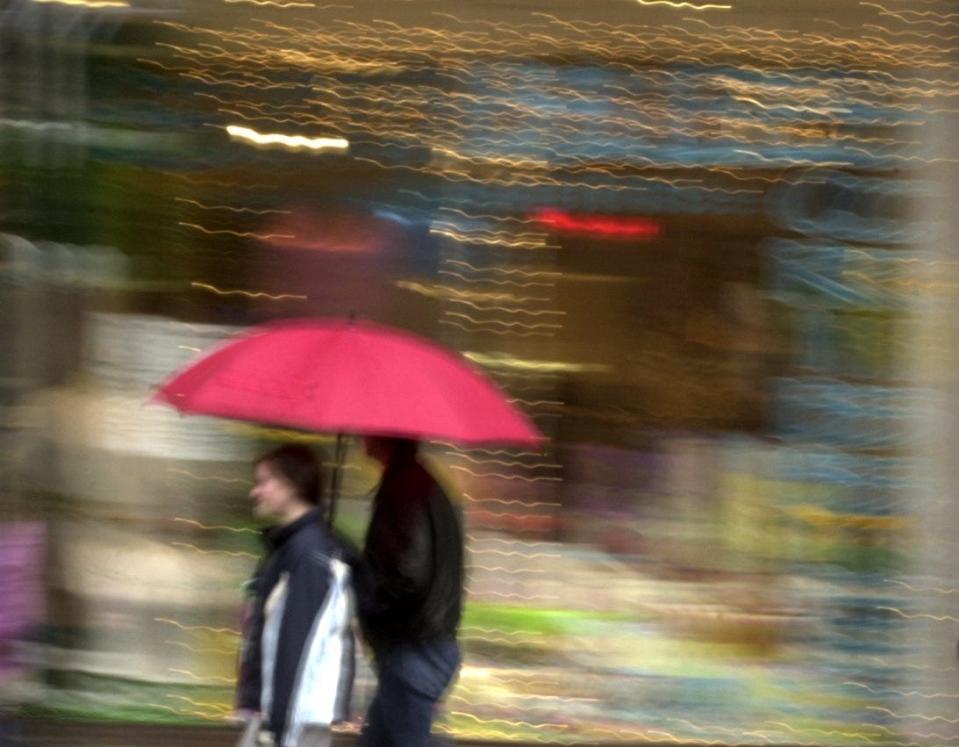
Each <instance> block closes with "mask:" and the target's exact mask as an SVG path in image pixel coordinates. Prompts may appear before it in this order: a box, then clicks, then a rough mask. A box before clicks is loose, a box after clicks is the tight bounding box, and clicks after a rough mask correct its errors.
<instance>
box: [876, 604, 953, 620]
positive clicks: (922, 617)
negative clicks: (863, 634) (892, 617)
mask: <svg viewBox="0 0 959 747" xmlns="http://www.w3.org/2000/svg"><path fill="white" fill-rule="evenodd" d="M876 609H877V610H883V611H884V612H894V613H896V614H897V615H899V616H900V617H904V618H906V619H907V620H934V621H936V622H954V623H959V617H952V616H951V615H930V614H928V613H925V612H917V613H915V614H912V613H909V612H903V611H902V610H901V609H898V608H896V607H881V606H880V607H876Z"/></svg>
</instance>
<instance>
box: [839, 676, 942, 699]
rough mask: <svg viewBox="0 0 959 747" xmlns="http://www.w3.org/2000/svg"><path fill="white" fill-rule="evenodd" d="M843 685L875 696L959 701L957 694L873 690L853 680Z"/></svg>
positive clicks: (886, 688) (892, 689) (887, 688)
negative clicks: (892, 695)
mask: <svg viewBox="0 0 959 747" xmlns="http://www.w3.org/2000/svg"><path fill="white" fill-rule="evenodd" d="M842 684H843V685H849V686H851V687H859V688H862V689H863V690H868V691H869V692H871V693H874V694H878V693H893V694H895V695H901V696H902V697H904V698H924V699H925V700H937V699H939V698H946V699H953V700H959V694H956V693H922V692H919V691H918V690H897V689H895V688H892V687H882V688H873V687H871V686H869V685H867V684H865V683H864V682H855V681H853V680H846V681H845V682H843V683H842Z"/></svg>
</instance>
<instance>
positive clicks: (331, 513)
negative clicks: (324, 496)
mask: <svg viewBox="0 0 959 747" xmlns="http://www.w3.org/2000/svg"><path fill="white" fill-rule="evenodd" d="M345 459H346V439H345V438H344V437H343V434H342V433H337V434H336V451H335V453H334V456H333V475H332V477H331V478H330V506H329V510H328V512H327V514H328V515H327V517H326V523H327V525H328V526H329V527H330V529H332V528H333V523H334V522H335V521H336V502H337V499H338V498H339V497H340V485H341V483H342V478H343V462H344V461H345Z"/></svg>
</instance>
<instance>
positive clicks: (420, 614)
mask: <svg viewBox="0 0 959 747" xmlns="http://www.w3.org/2000/svg"><path fill="white" fill-rule="evenodd" d="M363 554H364V558H365V560H366V572H367V574H368V575H367V576H366V584H365V586H366V588H365V590H364V592H365V593H363V594H361V595H360V609H359V612H360V622H361V624H362V627H363V634H364V636H365V637H366V640H367V642H368V643H370V645H371V646H372V647H373V649H374V651H376V650H379V649H382V648H384V647H387V646H390V645H392V644H397V643H404V642H420V641H430V640H439V639H444V638H452V637H455V636H456V630H457V628H458V627H459V623H460V617H461V615H462V609H463V530H462V527H461V524H460V519H459V516H458V515H457V512H456V510H455V509H454V508H453V504H452V503H451V502H450V499H449V498H448V497H447V495H446V493H445V492H443V489H442V488H441V487H440V486H439V485H438V484H437V482H436V480H434V479H433V477H432V475H430V474H429V472H427V471H426V470H425V469H424V468H423V466H422V465H421V464H420V463H419V462H418V461H417V460H416V457H415V454H413V453H403V452H401V453H398V454H396V455H394V458H393V459H392V460H391V462H390V463H389V464H388V465H387V467H386V469H385V471H384V473H383V480H382V482H381V483H380V487H379V490H378V491H377V493H376V497H375V498H374V500H373V515H372V517H371V518H370V524H369V528H368V529H367V534H366V545H365V547H364V550H363Z"/></svg>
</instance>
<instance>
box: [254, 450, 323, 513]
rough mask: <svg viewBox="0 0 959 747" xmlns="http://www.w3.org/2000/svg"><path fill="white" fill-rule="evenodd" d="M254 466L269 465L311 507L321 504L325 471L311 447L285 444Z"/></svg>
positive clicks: (268, 453)
mask: <svg viewBox="0 0 959 747" xmlns="http://www.w3.org/2000/svg"><path fill="white" fill-rule="evenodd" d="M254 464H255V465H259V464H267V465H269V466H270V468H271V469H273V470H275V471H276V473H277V474H279V475H280V477H282V478H283V479H284V480H286V481H287V482H289V483H290V484H291V485H292V486H293V487H294V488H295V489H296V493H297V495H298V496H299V497H300V499H301V500H303V501H304V502H306V503H309V504H310V505H311V506H318V505H319V504H320V489H321V486H322V485H323V469H322V467H321V464H320V459H319V457H317V455H316V453H315V452H314V451H313V450H312V449H311V448H310V447H309V446H303V445H302V444H284V445H283V446H279V447H277V448H275V449H273V450H271V451H268V452H266V453H265V454H263V455H262V456H260V457H258V458H257V460H256V461H255V462H254Z"/></svg>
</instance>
